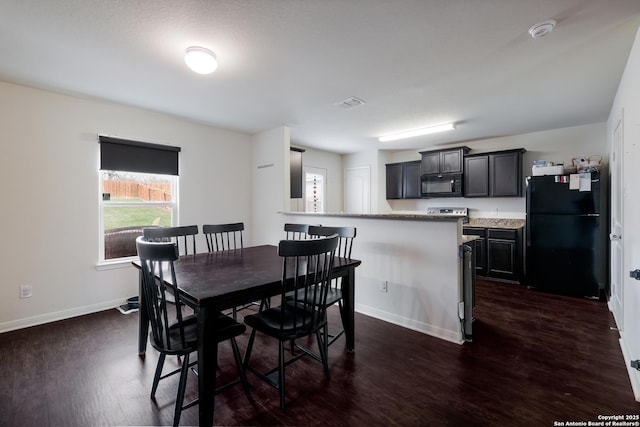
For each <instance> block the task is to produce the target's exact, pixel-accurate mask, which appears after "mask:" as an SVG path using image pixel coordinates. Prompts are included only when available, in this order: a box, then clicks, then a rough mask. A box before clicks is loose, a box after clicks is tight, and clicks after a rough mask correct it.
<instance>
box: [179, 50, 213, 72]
mask: <svg viewBox="0 0 640 427" xmlns="http://www.w3.org/2000/svg"><path fill="white" fill-rule="evenodd" d="M184 62H185V64H187V66H188V67H189V68H191V70H192V71H193V72H195V73H198V74H211V73H213V72H214V71H215V70H216V68H218V60H217V59H216V55H215V54H214V53H213V52H211V51H210V50H209V49H207V48H204V47H199V46H191V47H188V48H187V53H186V54H185V55H184Z"/></svg>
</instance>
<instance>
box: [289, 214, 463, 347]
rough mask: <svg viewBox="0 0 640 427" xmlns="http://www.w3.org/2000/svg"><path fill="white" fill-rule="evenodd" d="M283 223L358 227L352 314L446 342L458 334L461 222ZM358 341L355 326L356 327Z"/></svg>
mask: <svg viewBox="0 0 640 427" xmlns="http://www.w3.org/2000/svg"><path fill="white" fill-rule="evenodd" d="M281 217H282V224H283V225H284V223H305V224H316V225H317V224H320V225H324V226H334V227H344V226H352V227H356V228H357V235H356V238H355V239H354V242H353V252H352V255H353V257H354V258H357V259H359V260H361V261H362V264H361V266H360V267H359V268H358V271H357V272H356V290H355V310H356V311H357V312H359V313H362V314H365V315H368V316H372V317H375V318H378V319H381V320H384V321H387V322H390V323H394V324H397V325H400V326H403V327H406V328H410V329H413V330H416V331H420V332H423V333H426V334H429V335H432V336H435V337H438V338H441V339H444V340H447V341H450V342H454V343H458V344H462V343H463V342H464V339H463V334H462V331H461V319H460V316H461V314H462V311H461V307H460V306H461V303H462V262H461V258H460V257H459V255H458V254H459V246H460V245H461V244H462V242H463V237H462V225H463V219H462V218H455V217H453V218H452V217H450V216H427V215H420V214H379V215H376V214H362V215H360V214H341V213H324V214H319V213H303V212H287V213H282V215H281ZM356 336H357V324H356Z"/></svg>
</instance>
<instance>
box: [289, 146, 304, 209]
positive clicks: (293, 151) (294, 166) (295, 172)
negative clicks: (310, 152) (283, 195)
mask: <svg viewBox="0 0 640 427" xmlns="http://www.w3.org/2000/svg"><path fill="white" fill-rule="evenodd" d="M302 153H304V150H303V149H302V148H294V147H291V148H290V151H289V154H290V162H291V164H290V168H291V169H290V172H291V198H292V199H301V198H302Z"/></svg>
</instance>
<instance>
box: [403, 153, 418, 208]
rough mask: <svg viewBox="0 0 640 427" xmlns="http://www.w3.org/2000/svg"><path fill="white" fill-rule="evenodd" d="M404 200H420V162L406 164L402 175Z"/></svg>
mask: <svg viewBox="0 0 640 427" xmlns="http://www.w3.org/2000/svg"><path fill="white" fill-rule="evenodd" d="M402 184H403V186H402V191H403V192H402V198H403V199H419V198H420V161H415V162H405V163H404V164H403V175H402Z"/></svg>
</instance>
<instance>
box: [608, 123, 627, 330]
mask: <svg viewBox="0 0 640 427" xmlns="http://www.w3.org/2000/svg"><path fill="white" fill-rule="evenodd" d="M622 120H623V118H622V114H621V115H620V119H619V120H618V122H617V123H616V125H615V127H614V130H613V147H612V150H611V158H610V165H609V167H610V170H611V234H609V239H610V243H611V299H610V300H609V309H610V310H611V312H612V313H613V316H614V317H615V320H616V324H617V325H618V329H620V330H623V328H624V272H623V264H622V261H623V259H622V236H623V234H622V212H623V197H622V196H623V193H622V192H623V187H622V173H623V166H624V165H623V163H624V156H623V155H622V153H623V151H622V150H623V139H624V138H623V122H622Z"/></svg>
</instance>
